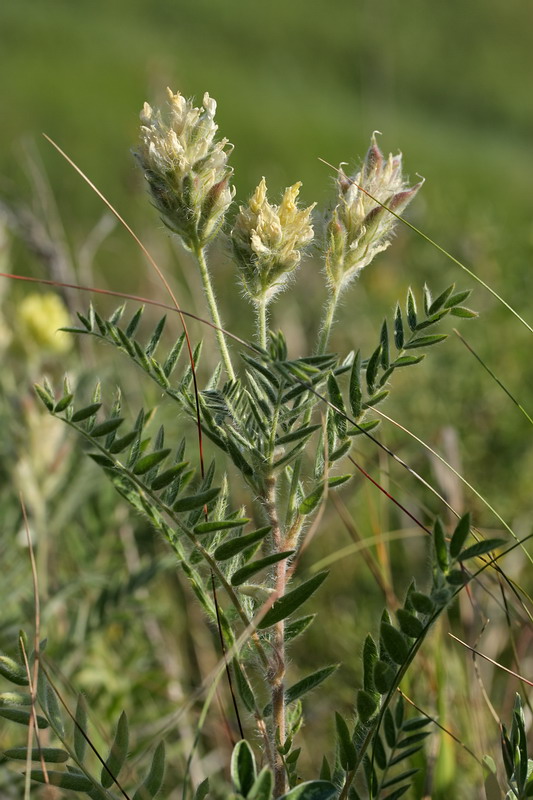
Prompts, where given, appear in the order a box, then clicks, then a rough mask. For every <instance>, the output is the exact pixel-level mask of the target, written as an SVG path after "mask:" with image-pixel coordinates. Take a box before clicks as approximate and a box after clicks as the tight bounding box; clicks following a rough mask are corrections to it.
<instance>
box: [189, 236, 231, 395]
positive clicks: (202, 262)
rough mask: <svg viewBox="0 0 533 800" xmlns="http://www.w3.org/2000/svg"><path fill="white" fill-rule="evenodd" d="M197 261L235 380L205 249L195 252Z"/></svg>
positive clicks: (228, 366) (227, 367)
mask: <svg viewBox="0 0 533 800" xmlns="http://www.w3.org/2000/svg"><path fill="white" fill-rule="evenodd" d="M194 254H195V256H196V259H197V261H198V266H199V267H200V274H201V276H202V283H203V285H204V292H205V296H206V300H207V305H208V306H209V311H210V314H211V319H212V320H213V322H214V323H215V325H216V326H217V331H216V336H217V340H218V346H219V348H220V353H221V355H222V360H223V362H224V366H225V367H226V372H227V373H228V376H229V378H230V380H232V381H234V380H235V371H234V369H233V364H232V363H231V358H230V354H229V350H228V346H227V344H226V337H225V336H224V333H223V331H222V321H221V319H220V314H219V313H218V305H217V301H216V298H215V293H214V291H213V286H212V284H211V277H210V275H209V270H208V268H207V262H206V259H205V252H204V249H203V247H197V248H196V249H195V251H194Z"/></svg>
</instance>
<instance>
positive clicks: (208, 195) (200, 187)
mask: <svg viewBox="0 0 533 800" xmlns="http://www.w3.org/2000/svg"><path fill="white" fill-rule="evenodd" d="M167 96H168V114H167V115H166V118H163V115H162V114H161V111H159V110H154V109H152V107H151V106H149V105H148V103H145V104H144V107H143V110H142V112H141V144H140V147H139V150H138V151H137V153H136V156H137V159H138V160H139V163H140V164H141V167H142V168H143V170H144V173H145V176H146V180H147V181H148V184H149V186H150V192H151V195H152V198H153V200H154V205H155V207H156V208H157V209H158V211H159V212H160V214H161V218H162V220H163V222H164V223H165V225H167V226H168V227H169V228H170V229H171V230H172V231H174V232H175V233H177V234H178V235H179V236H181V238H182V239H183V241H184V243H185V245H186V246H187V247H189V248H193V247H195V246H199V247H204V246H205V245H206V244H207V243H208V242H209V241H211V239H213V237H214V236H216V234H217V233H218V231H219V229H220V227H221V225H222V223H223V221H224V216H225V214H226V211H227V209H228V207H229V205H230V203H231V201H232V199H233V195H234V189H232V188H231V187H230V184H229V179H230V177H231V174H232V169H231V167H229V166H228V163H227V162H228V157H229V155H230V153H231V151H232V149H233V147H232V145H230V144H229V142H228V140H227V139H221V140H220V141H218V142H217V141H215V136H216V133H217V130H218V125H217V124H216V122H215V112H216V107H217V104H216V102H215V100H213V98H212V97H209V95H208V94H207V93H206V94H205V95H204V98H203V104H202V106H201V107H200V108H196V107H195V106H194V105H193V101H192V100H186V99H185V98H184V97H183V95H181V94H180V93H179V92H177V93H176V94H174V93H173V92H172V91H171V90H170V89H167Z"/></svg>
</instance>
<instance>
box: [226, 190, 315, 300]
mask: <svg viewBox="0 0 533 800" xmlns="http://www.w3.org/2000/svg"><path fill="white" fill-rule="evenodd" d="M300 186H301V183H295V184H294V186H289V187H287V189H285V193H284V195H283V198H282V200H281V203H280V204H279V206H275V205H271V204H270V203H269V202H268V199H267V186H266V182H265V179H264V178H262V180H261V182H260V184H259V186H258V187H257V188H256V190H255V192H254V194H253V195H252V197H251V198H250V200H249V201H248V205H246V206H241V207H240V208H239V213H238V215H237V218H236V220H235V226H234V228H233V231H232V232H231V238H232V242H233V248H234V251H235V255H236V257H237V263H238V267H239V271H240V277H241V280H242V284H243V287H244V290H245V292H246V294H247V295H248V297H249V298H250V299H251V300H252V301H253V302H255V303H259V302H263V303H264V302H270V300H272V298H273V297H274V295H275V294H277V293H278V292H279V291H281V290H282V289H283V288H284V286H285V285H286V283H287V280H288V278H289V275H290V273H291V272H293V271H294V270H295V269H296V267H297V266H298V264H299V263H300V259H301V250H302V249H303V248H304V247H305V245H307V244H309V242H311V241H312V239H313V236H314V231H313V226H312V224H311V221H310V220H311V212H312V210H313V208H314V207H315V203H313V205H311V206H309V207H308V208H305V209H299V208H298V206H297V203H296V198H297V197H298V193H299V191H300Z"/></svg>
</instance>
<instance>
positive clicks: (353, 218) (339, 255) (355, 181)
mask: <svg viewBox="0 0 533 800" xmlns="http://www.w3.org/2000/svg"><path fill="white" fill-rule="evenodd" d="M422 184H423V181H420V182H419V183H417V184H416V185H415V186H412V187H409V186H408V185H407V182H406V180H405V178H404V176H403V174H402V156H401V154H399V155H397V156H393V155H389V157H388V158H387V159H384V157H383V153H382V152H381V150H380V149H379V147H378V144H377V142H376V135H375V133H373V134H372V139H371V143H370V148H369V150H368V152H367V154H366V157H365V160H364V162H363V165H362V166H361V169H360V170H359V172H358V173H356V174H355V175H354V176H353V177H352V178H349V177H347V176H346V174H345V173H344V171H343V170H342V168H340V169H339V176H338V179H337V185H338V190H339V195H338V203H337V205H336V206H335V208H334V210H333V212H332V214H331V218H330V220H329V223H328V227H327V249H326V273H327V276H328V280H329V282H330V285H331V286H332V287H333V288H335V289H337V290H339V289H342V288H345V287H346V286H347V285H348V283H349V282H350V281H351V280H353V278H355V277H356V275H357V274H358V273H359V272H360V271H361V270H362V269H363V267H366V266H367V264H370V262H371V261H372V260H373V258H374V256H376V255H377V253H380V252H381V251H382V250H386V249H387V247H388V246H389V244H390V240H391V236H392V232H393V229H394V226H395V224H396V221H397V220H396V218H395V217H394V216H393V215H392V214H391V213H390V212H389V211H387V209H385V208H383V206H381V205H380V204H379V203H377V202H376V200H378V201H380V202H381V203H383V204H384V205H385V206H387V208H390V209H391V210H392V211H394V212H396V214H401V212H402V211H403V210H404V209H405V208H406V206H407V205H408V204H409V203H410V202H411V200H412V199H413V197H414V196H415V195H416V193H417V192H418V190H419V189H420V187H421V186H422ZM360 187H361V188H360ZM363 190H366V192H368V194H366V192H365V191H363ZM369 195H372V197H369ZM372 198H375V200H374V199H372Z"/></svg>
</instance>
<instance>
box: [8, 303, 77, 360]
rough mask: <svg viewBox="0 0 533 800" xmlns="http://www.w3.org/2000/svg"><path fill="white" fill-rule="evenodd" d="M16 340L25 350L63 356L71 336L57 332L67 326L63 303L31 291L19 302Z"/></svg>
mask: <svg viewBox="0 0 533 800" xmlns="http://www.w3.org/2000/svg"><path fill="white" fill-rule="evenodd" d="M16 325H17V332H18V337H17V338H18V339H19V340H20V342H21V344H22V345H23V346H24V348H25V349H26V350H29V351H31V350H33V349H35V350H37V349H39V350H47V351H48V352H51V353H57V354H61V353H66V352H68V350H70V348H71V347H72V337H71V336H70V334H68V333H64V332H63V331H58V328H65V327H67V326H68V325H70V317H69V313H68V311H67V309H66V308H65V306H64V304H63V302H62V300H61V299H60V298H59V297H58V296H57V295H56V294H53V293H52V292H44V293H42V294H40V293H37V292H33V293H31V294H28V295H26V297H24V298H23V300H21V302H20V303H19V305H18V308H17V317H16Z"/></svg>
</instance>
